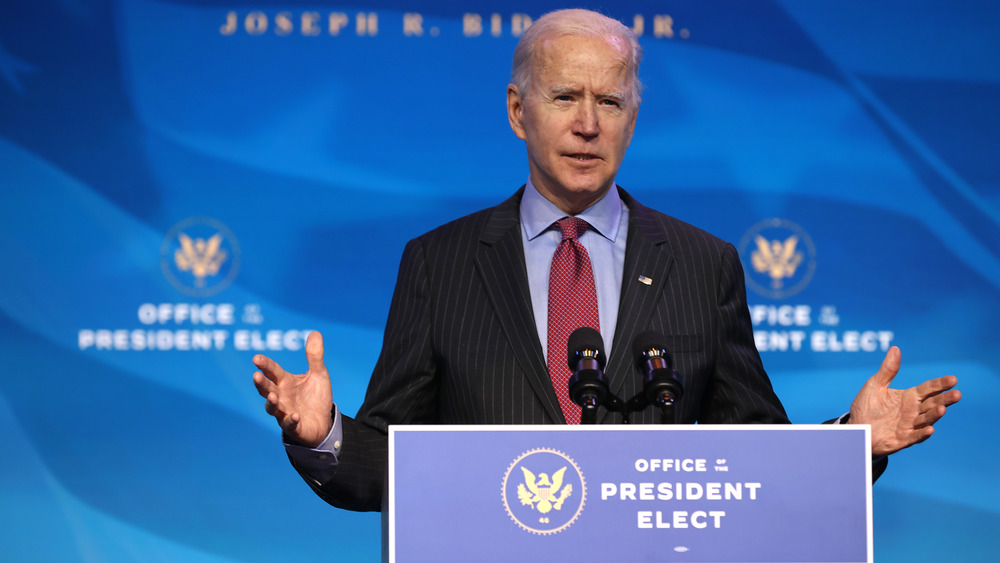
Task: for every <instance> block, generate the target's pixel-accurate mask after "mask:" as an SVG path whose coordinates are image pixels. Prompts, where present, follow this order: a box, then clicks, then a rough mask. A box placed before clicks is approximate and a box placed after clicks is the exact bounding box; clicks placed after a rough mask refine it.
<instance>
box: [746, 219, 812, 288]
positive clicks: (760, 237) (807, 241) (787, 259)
mask: <svg viewBox="0 0 1000 563" xmlns="http://www.w3.org/2000/svg"><path fill="white" fill-rule="evenodd" d="M739 251H740V256H741V257H743V259H744V261H746V260H748V259H749V261H750V263H749V264H746V263H744V270H746V273H747V286H748V287H749V288H750V289H752V290H753V291H755V292H756V293H758V294H760V295H762V296H764V297H769V298H771V299H784V298H786V297H790V296H792V295H795V294H796V293H798V292H800V291H802V290H803V289H804V288H805V287H806V286H807V285H809V282H810V281H811V280H812V277H813V274H814V273H815V272H816V247H815V246H814V245H813V242H812V239H811V238H810V237H809V234H808V233H806V231H805V229H803V228H802V227H800V226H798V225H796V224H795V223H792V222H791V221H788V220H785V219H777V218H774V219H766V220H764V221H761V222H760V223H757V224H756V225H754V226H753V227H750V230H748V231H747V232H746V234H745V235H743V240H741V241H740V246H739ZM748 253H749V254H748ZM748 265H749V266H750V267H747V266H748Z"/></svg>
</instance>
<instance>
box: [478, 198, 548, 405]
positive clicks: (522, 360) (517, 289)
mask: <svg viewBox="0 0 1000 563" xmlns="http://www.w3.org/2000/svg"><path fill="white" fill-rule="evenodd" d="M523 193H524V188H522V189H520V190H518V192H517V193H516V194H514V195H513V196H512V197H511V198H509V199H508V200H507V201H504V202H503V203H501V204H500V205H498V206H497V207H495V208H494V210H493V213H492V214H491V216H490V218H489V219H488V220H487V223H486V227H485V228H484V229H483V233H482V235H481V237H480V244H479V249H478V251H477V254H476V267H477V268H478V269H479V275H480V277H481V279H482V282H483V285H484V287H485V288H486V293H487V294H488V295H489V299H490V302H491V303H492V305H493V309H494V310H495V311H496V314H497V318H498V319H499V320H500V325H501V328H502V329H503V331H504V333H505V334H506V335H507V339H508V340H509V342H510V345H511V347H512V348H513V350H514V354H515V357H516V361H517V362H518V365H519V366H520V367H521V369H522V370H523V371H524V374H525V377H527V379H528V382H529V383H530V385H531V387H532V389H534V391H535V394H536V395H538V397H539V399H540V400H541V403H542V405H543V406H544V408H545V411H546V412H547V413H548V415H549V416H550V417H551V418H552V420H553V421H559V422H563V421H564V419H563V415H562V410H561V408H560V407H559V400H558V399H557V398H556V394H555V391H554V390H553V388H552V380H551V379H550V378H549V372H548V369H547V368H546V366H545V358H544V356H543V355H542V346H541V343H540V342H539V341H538V330H537V328H536V327H535V320H534V315H533V313H532V310H531V294H530V292H529V289H528V272H527V268H526V266H525V264H524V244H523V242H522V240H521V231H520V227H521V221H520V205H521V195H522V194H523Z"/></svg>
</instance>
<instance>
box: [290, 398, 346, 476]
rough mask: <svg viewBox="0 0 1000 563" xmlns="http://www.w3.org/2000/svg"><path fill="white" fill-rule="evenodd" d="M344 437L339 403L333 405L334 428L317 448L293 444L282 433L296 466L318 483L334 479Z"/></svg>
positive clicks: (304, 474)
mask: <svg viewBox="0 0 1000 563" xmlns="http://www.w3.org/2000/svg"><path fill="white" fill-rule="evenodd" d="M343 439H344V429H343V426H342V425H341V420H340V409H338V408H337V405H333V428H331V429H330V433H329V434H327V435H326V438H325V439H324V440H323V441H322V442H320V443H319V445H318V446H316V447H315V448H310V447H307V446H299V445H297V444H293V443H291V442H290V441H289V440H288V438H287V437H286V436H285V435H284V434H282V435H281V441H282V443H283V444H284V445H285V451H286V452H287V453H288V457H289V458H291V460H292V462H293V463H294V464H295V467H296V468H297V469H298V470H299V472H300V473H302V474H303V476H306V477H309V478H310V479H312V480H313V481H315V482H317V483H318V484H323V483H326V482H327V481H329V480H331V479H333V476H334V474H335V473H336V472H337V462H338V459H339V456H340V448H341V447H342V446H343Z"/></svg>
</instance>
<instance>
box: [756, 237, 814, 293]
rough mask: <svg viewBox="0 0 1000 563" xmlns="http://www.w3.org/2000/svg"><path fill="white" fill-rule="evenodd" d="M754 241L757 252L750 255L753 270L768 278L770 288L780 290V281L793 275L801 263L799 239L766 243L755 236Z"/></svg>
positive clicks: (791, 238) (765, 240) (789, 238)
mask: <svg viewBox="0 0 1000 563" xmlns="http://www.w3.org/2000/svg"><path fill="white" fill-rule="evenodd" d="M754 241H755V242H756V243H757V250H754V251H753V254H751V255H750V261H751V262H752V263H753V268H754V270H756V271H757V272H758V273H761V274H767V275H768V276H770V277H771V287H773V288H774V289H781V286H782V280H784V278H790V277H792V276H793V275H795V270H796V269H797V268H798V267H799V264H801V263H802V259H803V255H802V253H801V252H799V251H798V250H797V247H798V244H799V237H797V236H795V235H792V236H790V237H788V238H787V239H785V241H784V242H782V241H780V240H772V241H768V240H767V239H765V238H764V237H762V236H760V235H757V236H756V237H755V238H754Z"/></svg>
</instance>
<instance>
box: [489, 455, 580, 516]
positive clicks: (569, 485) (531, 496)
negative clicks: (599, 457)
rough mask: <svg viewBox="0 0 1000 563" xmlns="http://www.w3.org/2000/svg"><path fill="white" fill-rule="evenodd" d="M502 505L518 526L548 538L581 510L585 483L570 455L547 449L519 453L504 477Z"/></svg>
mask: <svg viewBox="0 0 1000 563" xmlns="http://www.w3.org/2000/svg"><path fill="white" fill-rule="evenodd" d="M501 495H502V497H503V506H504V508H505V509H506V510H507V514H508V515H509V516H510V518H511V520H513V521H514V522H515V523H516V524H517V525H518V526H520V527H521V528H522V529H524V530H527V531H529V532H531V533H533V534H540V535H548V534H555V533H557V532H561V531H563V530H565V529H566V528H568V527H569V526H570V525H571V524H573V522H575V521H576V519H577V517H578V516H579V515H580V513H581V512H582V511H583V505H584V503H586V500H587V483H586V481H585V480H584V478H583V472H582V471H580V468H579V467H578V466H577V465H576V463H575V462H574V461H573V460H572V459H570V457H569V456H567V455H566V454H564V453H563V452H560V451H558V450H553V449H550V448H537V449H534V450H530V451H528V452H525V453H523V454H521V455H520V456H519V457H518V458H517V459H515V460H514V462H513V463H511V464H510V467H508V468H507V473H506V474H504V477H503V486H502V487H501Z"/></svg>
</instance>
